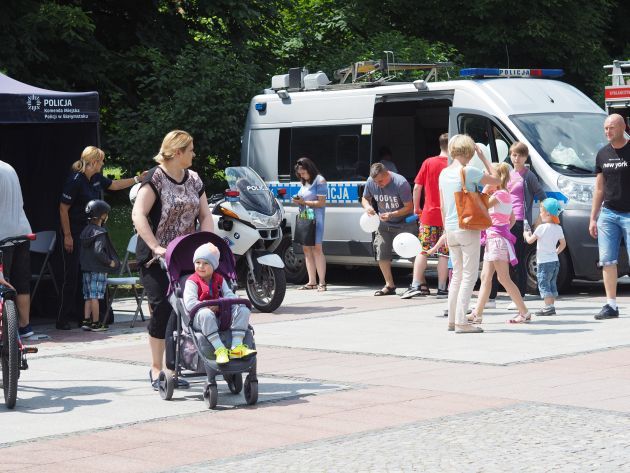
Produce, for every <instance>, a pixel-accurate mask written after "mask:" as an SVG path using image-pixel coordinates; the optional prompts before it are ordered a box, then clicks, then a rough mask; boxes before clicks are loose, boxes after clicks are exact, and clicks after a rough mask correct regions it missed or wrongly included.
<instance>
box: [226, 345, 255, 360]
mask: <svg viewBox="0 0 630 473" xmlns="http://www.w3.org/2000/svg"><path fill="white" fill-rule="evenodd" d="M254 353H256V350H252V349H251V348H249V347H248V346H247V345H244V344H243V343H241V344H240V345H237V346H235V347H234V348H232V349H231V350H230V358H247V357H248V356H251V355H253V354H254Z"/></svg>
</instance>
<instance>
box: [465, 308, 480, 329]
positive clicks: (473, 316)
mask: <svg viewBox="0 0 630 473" xmlns="http://www.w3.org/2000/svg"><path fill="white" fill-rule="evenodd" d="M466 318H467V319H468V322H470V323H471V324H473V325H479V324H481V323H482V322H483V315H477V312H475V311H474V310H473V311H472V312H471V313H470V314H468V315H467V316H466Z"/></svg>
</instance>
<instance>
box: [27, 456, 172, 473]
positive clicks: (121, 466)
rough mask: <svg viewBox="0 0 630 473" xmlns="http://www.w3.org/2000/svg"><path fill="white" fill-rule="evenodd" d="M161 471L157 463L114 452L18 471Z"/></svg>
mask: <svg viewBox="0 0 630 473" xmlns="http://www.w3.org/2000/svg"><path fill="white" fill-rule="evenodd" d="M161 469H162V468H161V467H160V464H159V463H155V462H149V461H144V460H136V459H133V458H126V457H121V456H118V455H117V454H116V453H114V452H110V453H108V454H105V455H103V454H100V455H91V456H88V457H84V458H78V459H74V460H68V461H61V462H56V463H51V464H46V465H45V468H42V467H41V466H38V467H33V468H29V469H24V470H20V472H23V471H27V472H29V473H30V472H31V471H32V472H36V471H39V472H40V473H41V472H42V471H45V472H46V473H49V472H50V473H57V472H60V473H61V472H65V473H68V472H69V471H89V472H92V471H93V472H98V473H102V472H106V473H142V472H147V471H157V470H161Z"/></svg>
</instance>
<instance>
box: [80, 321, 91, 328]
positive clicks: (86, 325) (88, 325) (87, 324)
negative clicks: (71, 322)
mask: <svg viewBox="0 0 630 473" xmlns="http://www.w3.org/2000/svg"><path fill="white" fill-rule="evenodd" d="M91 328H92V321H91V320H90V319H83V322H81V329H82V330H90V329H91Z"/></svg>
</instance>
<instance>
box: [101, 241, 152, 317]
mask: <svg viewBox="0 0 630 473" xmlns="http://www.w3.org/2000/svg"><path fill="white" fill-rule="evenodd" d="M137 243H138V234H137V233H134V234H133V235H132V236H131V238H130V239H129V243H128V244H127V251H126V252H125V257H124V259H123V260H122V262H121V264H120V271H119V273H118V276H116V277H111V278H107V293H108V297H107V300H108V303H107V311H106V312H105V313H106V314H109V312H110V310H111V308H112V304H113V303H114V297H115V296H116V291H117V290H118V288H119V287H120V286H131V288H132V289H133V293H134V298H135V299H136V309H135V310H126V309H117V310H118V312H133V320H132V321H131V327H133V326H134V324H135V323H136V319H137V318H138V315H140V318H141V319H142V321H143V322H144V320H145V319H144V312H143V311H142V300H143V299H144V288H143V287H142V285H141V284H140V278H139V277H138V276H134V275H133V273H132V272H131V268H130V266H129V257H130V256H131V255H135V254H136V245H137ZM111 288H113V289H114V290H113V292H111V294H110V289H111Z"/></svg>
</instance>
